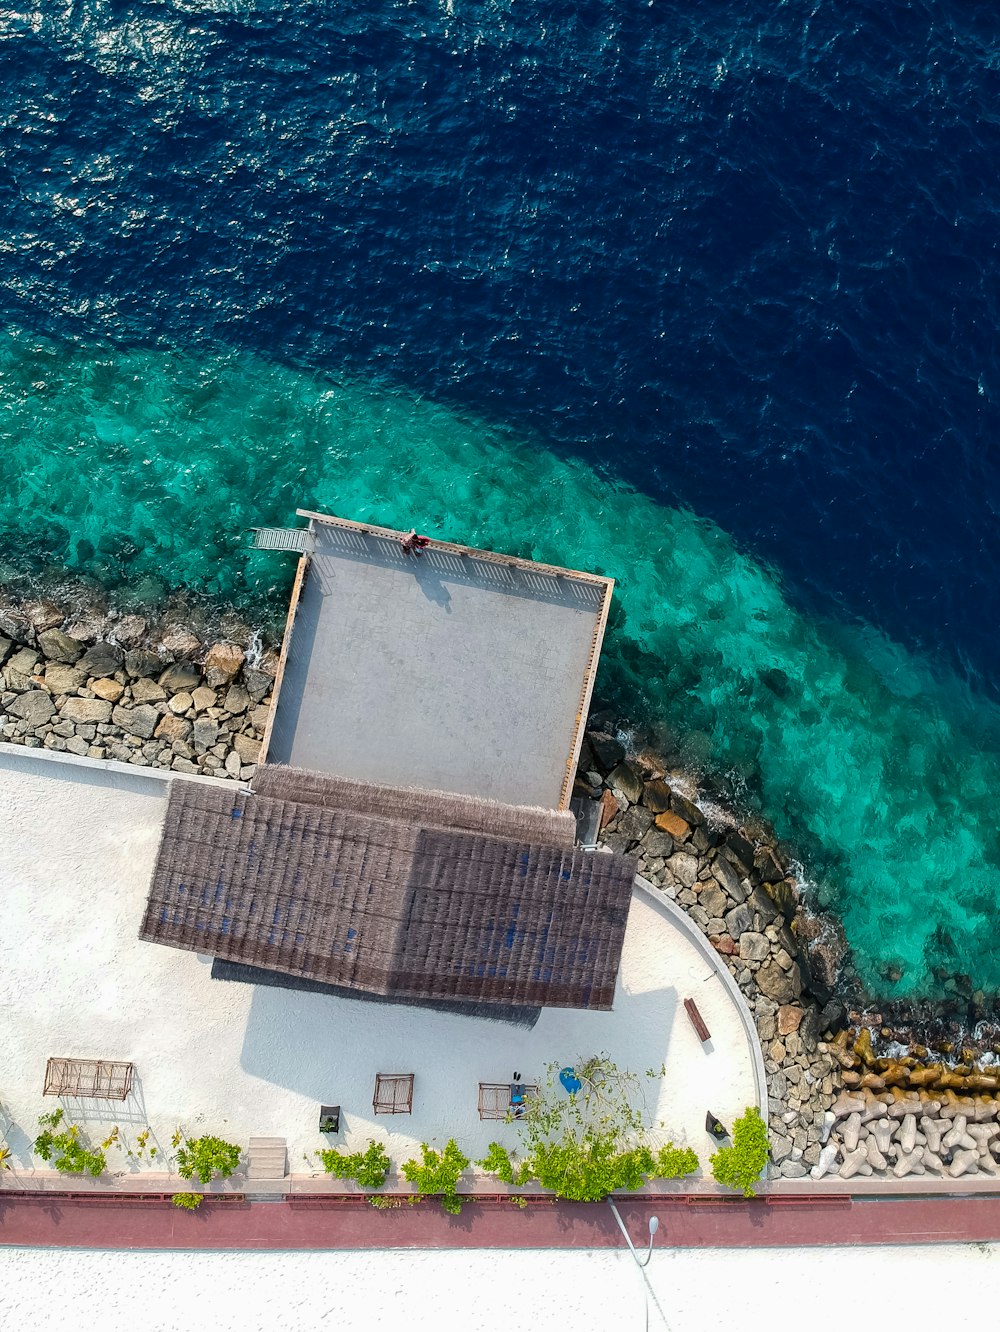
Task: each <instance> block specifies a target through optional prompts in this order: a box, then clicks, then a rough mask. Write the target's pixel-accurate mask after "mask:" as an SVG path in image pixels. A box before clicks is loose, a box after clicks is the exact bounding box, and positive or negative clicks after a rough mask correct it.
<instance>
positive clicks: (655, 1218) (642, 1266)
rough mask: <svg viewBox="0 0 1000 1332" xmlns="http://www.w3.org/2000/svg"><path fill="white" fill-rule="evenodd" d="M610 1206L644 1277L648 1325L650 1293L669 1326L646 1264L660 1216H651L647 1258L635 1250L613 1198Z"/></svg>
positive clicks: (666, 1324)
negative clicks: (648, 1274) (647, 1273)
mask: <svg viewBox="0 0 1000 1332" xmlns="http://www.w3.org/2000/svg"><path fill="white" fill-rule="evenodd" d="M608 1206H609V1207H610V1208H611V1211H612V1213H613V1214H614V1218H615V1220H616V1221H617V1222H618V1229H619V1230H620V1231H621V1232H622V1234H623V1235H624V1236H625V1243H626V1244H627V1245H628V1250H629V1253H630V1254H631V1255H632V1257H633V1259H634V1260H635V1265H636V1267H637V1268H638V1269H639V1275H640V1276H641V1277H642V1280H643V1283H644V1285H645V1294H646V1327H647V1328H648V1327H649V1297H650V1295H652V1297H653V1303H654V1304H655V1305H656V1309H657V1312H658V1313H659V1315H660V1317H661V1318H662V1319H663V1326H664V1327H667V1326H669V1325H668V1323H667V1316H666V1314H665V1313H664V1312H663V1310H662V1309H661V1308H660V1301H659V1300H658V1299H657V1298H656V1291H655V1290H654V1289H653V1287H652V1286H651V1285H650V1284H649V1277H648V1276H647V1275H646V1264H647V1263H648V1262H649V1260H650V1258H651V1257H652V1255H653V1237H654V1236H655V1234H656V1232H657V1231H658V1230H659V1228H660V1218H659V1217H658V1216H651V1217H650V1218H649V1247H648V1248H647V1249H646V1256H645V1258H640V1257H639V1255H638V1254H637V1253H636V1251H635V1245H634V1244H633V1243H632V1237H631V1235H629V1233H628V1230H627V1229H626V1227H625V1222H624V1221H623V1220H622V1216H621V1213H620V1212H619V1210H618V1208H617V1207H616V1206H615V1204H614V1200H613V1199H612V1198H609V1199H608Z"/></svg>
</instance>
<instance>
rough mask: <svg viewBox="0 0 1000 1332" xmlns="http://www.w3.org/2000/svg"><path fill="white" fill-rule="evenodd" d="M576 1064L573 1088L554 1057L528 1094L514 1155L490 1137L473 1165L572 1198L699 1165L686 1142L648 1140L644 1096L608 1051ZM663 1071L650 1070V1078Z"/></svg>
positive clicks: (587, 1198)
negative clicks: (520, 1146) (540, 1084)
mask: <svg viewBox="0 0 1000 1332" xmlns="http://www.w3.org/2000/svg"><path fill="white" fill-rule="evenodd" d="M573 1071H574V1074H575V1076H576V1077H577V1078H578V1079H579V1081H580V1083H581V1086H580V1089H579V1090H578V1091H576V1092H573V1093H571V1094H569V1095H567V1094H566V1092H565V1091H564V1090H563V1088H562V1087H561V1086H560V1085H559V1084H558V1083H557V1076H558V1066H557V1065H555V1064H552V1065H550V1067H549V1069H548V1071H547V1081H546V1085H545V1087H544V1088H543V1089H542V1090H541V1091H540V1093H539V1095H537V1096H534V1097H531V1098H530V1099H529V1100H528V1101H527V1103H526V1105H525V1109H524V1114H523V1116H522V1117H521V1118H520V1119H519V1120H518V1121H517V1123H518V1126H519V1127H520V1128H521V1130H522V1133H523V1134H524V1138H525V1140H526V1141H525V1144H524V1150H523V1152H522V1154H521V1156H520V1158H519V1159H518V1160H516V1161H515V1159H514V1158H513V1157H512V1156H511V1154H510V1152H508V1151H507V1149H506V1148H505V1147H503V1146H501V1144H500V1143H497V1142H492V1143H490V1147H489V1151H488V1152H487V1154H486V1156H485V1157H484V1158H483V1159H482V1160H481V1161H477V1163H476V1164H477V1165H479V1166H480V1167H481V1168H482V1169H483V1170H485V1171H486V1172H487V1173H488V1174H491V1175H495V1176H496V1177H497V1178H498V1179H500V1180H502V1181H503V1182H504V1183H505V1184H511V1185H521V1184H526V1183H527V1182H528V1181H529V1180H535V1181H536V1182H537V1183H538V1184H541V1185H542V1186H543V1187H544V1188H547V1189H551V1190H552V1192H553V1193H555V1194H556V1195H557V1196H558V1197H560V1198H569V1199H571V1200H573V1201H575V1202H599V1201H601V1199H603V1198H606V1197H607V1196H608V1194H610V1193H613V1192H614V1191H615V1190H616V1189H637V1188H639V1187H641V1185H642V1184H644V1183H645V1181H646V1179H647V1178H654V1179H677V1178H680V1177H681V1176H683V1175H689V1174H691V1173H692V1172H693V1171H695V1170H697V1169H698V1158H697V1156H696V1155H695V1153H694V1152H693V1151H691V1149H690V1148H680V1147H675V1146H674V1145H673V1143H668V1144H667V1145H666V1146H665V1147H659V1148H654V1147H653V1146H651V1145H650V1144H649V1142H648V1140H647V1139H648V1134H649V1128H648V1115H647V1113H646V1107H645V1096H644V1094H643V1088H642V1084H641V1081H640V1079H639V1078H638V1077H636V1075H635V1074H633V1073H629V1072H627V1071H623V1070H621V1069H619V1068H617V1067H616V1065H615V1064H613V1063H612V1061H611V1060H610V1059H609V1058H608V1057H607V1056H606V1055H595V1056H593V1057H592V1058H590V1059H587V1060H581V1061H580V1062H579V1064H578V1066H577V1067H576V1068H575V1069H574V1070H573ZM662 1073H663V1070H662V1069H661V1070H660V1071H659V1072H656V1071H654V1070H649V1071H648V1072H647V1077H650V1078H656V1077H660V1076H662Z"/></svg>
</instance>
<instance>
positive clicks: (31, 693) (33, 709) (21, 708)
mask: <svg viewBox="0 0 1000 1332" xmlns="http://www.w3.org/2000/svg"><path fill="white" fill-rule="evenodd" d="M55 710H56V709H55V704H54V703H53V702H52V699H51V697H50V696H49V693H48V691H47V690H45V689H29V690H28V692H27V693H25V694H19V695H18V696H17V698H15V699H14V701H13V702H12V703H10V704H8V706H7V712H8V713H9V714H10V716H12V717H18V718H20V720H21V721H23V722H24V723H25V725H26V727H27V729H28V730H29V731H34V730H37V729H38V727H39V726H44V725H45V723H46V722H47V721H48V720H49V719H50V718H51V717H52V715H53V713H54V712H55Z"/></svg>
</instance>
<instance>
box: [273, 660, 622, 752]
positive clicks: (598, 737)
mask: <svg viewBox="0 0 1000 1332" xmlns="http://www.w3.org/2000/svg"><path fill="white" fill-rule="evenodd" d="M257 673H258V674H259V673H260V672H257ZM263 673H264V674H265V675H271V676H273V675H274V672H273V671H270V672H268V671H265V672H263ZM247 688H248V689H250V685H249V681H248V683H247ZM250 695H251V697H253V690H252V689H250ZM587 739H588V740H589V741H590V748H591V749H592V750H593V754H594V759H595V761H596V763H597V766H598V768H599V769H600V771H601V772H602V773H605V774H606V773H609V772H611V771H612V769H614V768H617V766H618V764H619V763H621V761H622V759H623V758H624V757H625V746H624V745H623V744H622V743H621V741H620V740H616V739H615V737H614V736H613V735H606V734H605V733H604V732H603V731H588V732H587Z"/></svg>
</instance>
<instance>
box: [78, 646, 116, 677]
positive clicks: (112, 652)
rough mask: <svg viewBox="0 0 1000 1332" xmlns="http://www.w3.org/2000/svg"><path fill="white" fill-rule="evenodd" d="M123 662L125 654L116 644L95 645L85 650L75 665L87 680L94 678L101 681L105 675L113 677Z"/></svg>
mask: <svg viewBox="0 0 1000 1332" xmlns="http://www.w3.org/2000/svg"><path fill="white" fill-rule="evenodd" d="M124 660H125V653H124V652H123V651H122V650H121V648H120V647H118V646H116V644H114V643H95V644H94V645H93V647H89V648H87V651H86V652H85V653H84V654H83V656H82V657H81V658H80V660H79V661H78V662H77V665H78V666H79V668H80V670H81V671H83V672H84V673H85V674H86V675H87V677H88V678H90V677H93V676H96V677H97V678H98V679H103V678H104V677H105V676H107V675H114V673H115V671H117V670H118V668H119V666H121V664H122V662H123V661H124Z"/></svg>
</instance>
